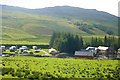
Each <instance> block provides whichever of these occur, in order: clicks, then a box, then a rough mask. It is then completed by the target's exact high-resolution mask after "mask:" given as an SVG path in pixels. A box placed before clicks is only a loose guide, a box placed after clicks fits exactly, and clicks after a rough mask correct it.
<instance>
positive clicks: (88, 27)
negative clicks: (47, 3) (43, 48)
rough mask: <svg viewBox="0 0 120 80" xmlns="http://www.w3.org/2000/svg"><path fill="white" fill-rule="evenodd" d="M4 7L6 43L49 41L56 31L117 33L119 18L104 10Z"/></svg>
mask: <svg viewBox="0 0 120 80" xmlns="http://www.w3.org/2000/svg"><path fill="white" fill-rule="evenodd" d="M2 8H3V10H2V14H1V13H0V15H1V16H0V17H1V18H0V19H2V30H3V34H2V37H3V43H5V42H7V43H9V41H11V40H12V41H16V42H19V41H27V42H28V43H29V42H39V43H48V42H49V40H50V36H51V34H52V33H53V32H54V31H56V32H70V33H73V34H78V35H82V36H100V35H109V34H110V33H111V34H112V35H116V34H117V32H116V30H117V21H116V19H117V17H115V16H113V15H110V14H107V13H105V12H104V13H103V12H98V11H96V10H86V9H81V8H74V7H68V6H67V7H54V8H44V9H34V10H30V9H25V8H19V7H11V6H2ZM88 13H91V14H90V15H88ZM12 41H11V42H12ZM11 42H10V43H11Z"/></svg>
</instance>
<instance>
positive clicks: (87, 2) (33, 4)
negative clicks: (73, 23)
mask: <svg viewBox="0 0 120 80" xmlns="http://www.w3.org/2000/svg"><path fill="white" fill-rule="evenodd" d="M119 1H120V0H0V4H4V5H11V6H18V7H24V8H30V9H35V8H44V7H54V6H73V7H80V8H85V9H96V10H98V11H105V12H108V13H110V14H113V15H116V16H118V2H119Z"/></svg>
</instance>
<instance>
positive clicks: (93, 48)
mask: <svg viewBox="0 0 120 80" xmlns="http://www.w3.org/2000/svg"><path fill="white" fill-rule="evenodd" d="M86 50H97V47H87V48H86Z"/></svg>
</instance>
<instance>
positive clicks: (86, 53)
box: [75, 51, 93, 56]
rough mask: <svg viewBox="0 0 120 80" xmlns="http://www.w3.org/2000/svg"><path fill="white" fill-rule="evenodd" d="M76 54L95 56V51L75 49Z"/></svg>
mask: <svg viewBox="0 0 120 80" xmlns="http://www.w3.org/2000/svg"><path fill="white" fill-rule="evenodd" d="M75 56H93V53H92V52H89V51H75Z"/></svg>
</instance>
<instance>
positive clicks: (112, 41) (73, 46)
mask: <svg viewBox="0 0 120 80" xmlns="http://www.w3.org/2000/svg"><path fill="white" fill-rule="evenodd" d="M119 41H120V38H117V37H114V36H104V38H100V37H92V38H91V39H90V41H87V42H86V40H85V39H83V37H82V36H78V35H73V34H71V33H64V32H63V33H56V32H54V33H53V35H52V37H51V40H50V43H49V47H50V48H55V49H57V50H58V51H60V52H66V53H71V54H74V52H75V51H79V50H81V49H83V48H86V47H88V46H93V47H98V46H108V47H112V48H114V49H115V50H117V49H118V48H119V47H120V46H119V43H118V42H119Z"/></svg>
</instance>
